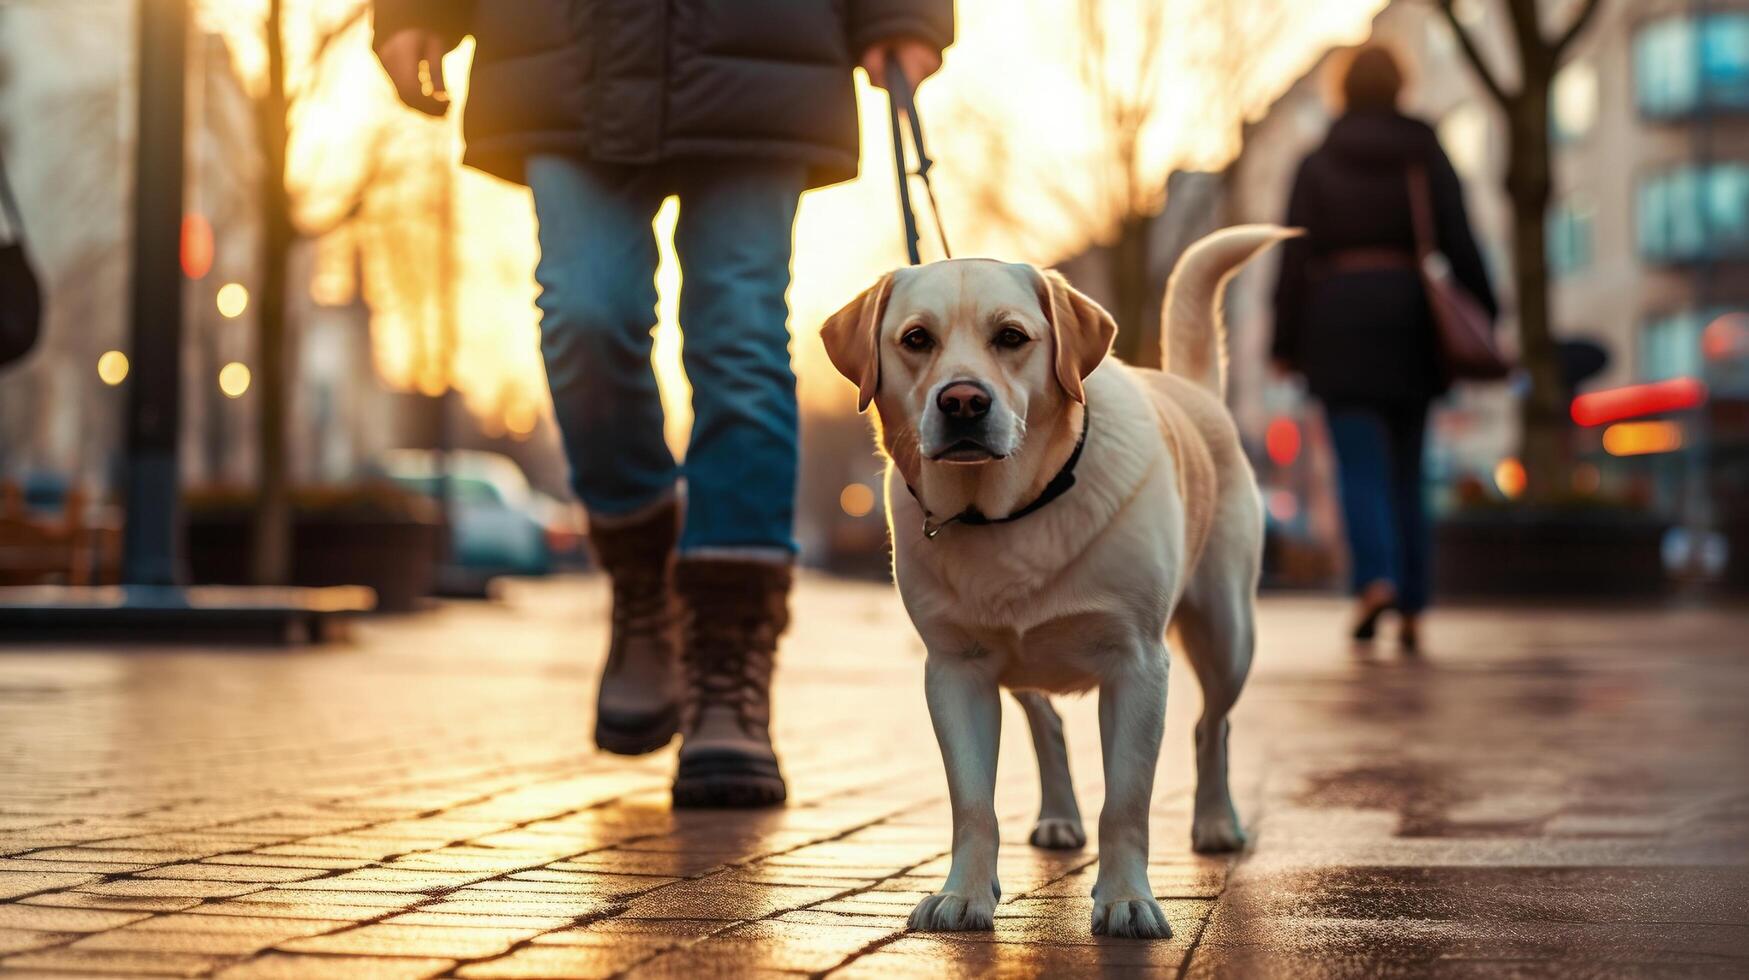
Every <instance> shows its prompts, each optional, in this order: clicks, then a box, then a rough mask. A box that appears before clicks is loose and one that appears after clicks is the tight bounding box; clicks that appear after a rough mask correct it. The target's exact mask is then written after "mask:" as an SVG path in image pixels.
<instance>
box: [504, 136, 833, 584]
mask: <svg viewBox="0 0 1749 980" xmlns="http://www.w3.org/2000/svg"><path fill="white" fill-rule="evenodd" d="M527 173H528V182H529V184H530V186H531V187H532V188H533V189H534V207H535V215H536V217H537V218H538V219H539V222H540V250H541V258H540V265H539V266H538V268H537V269H536V271H535V278H536V279H537V280H538V281H539V283H540V287H541V294H540V300H539V305H540V309H541V353H542V355H543V356H544V357H545V360H546V368H547V383H548V385H549V386H550V387H551V388H552V394H553V409H554V413H555V414H556V415H557V417H558V423H559V432H560V435H561V437H562V438H563V440H564V445H565V455H566V458H567V459H568V460H569V461H570V464H571V482H572V486H573V488H574V489H575V490H576V492H577V496H578V497H579V498H581V499H582V501H583V503H584V505H585V506H586V507H587V508H588V509H589V512H590V513H591V514H593V515H595V516H597V517H614V516H620V515H627V514H632V513H635V512H637V511H639V510H641V509H644V508H647V507H649V506H651V505H652V504H654V503H657V502H659V501H660V500H662V499H663V498H665V497H667V496H669V495H671V494H673V493H674V492H675V491H676V488H677V485H678V484H679V482H680V481H681V479H682V478H683V477H684V479H685V482H686V497H687V503H686V523H685V528H684V529H683V531H682V533H681V538H680V549H681V551H682V552H683V553H684V552H688V551H691V552H699V551H711V550H724V549H732V550H734V551H736V552H752V553H755V554H757V555H761V556H763V555H765V554H766V553H771V554H773V555H777V556H782V557H787V556H789V555H793V554H794V553H795V550H796V545H795V538H794V534H793V527H792V525H793V523H794V517H795V493H796V454H797V420H796V379H795V372H794V371H793V370H792V369H791V367H790V357H789V339H790V338H789V328H788V319H789V306H788V303H787V301H786V300H785V298H784V292H785V291H786V290H787V289H788V288H789V281H790V275H789V263H790V243H791V237H792V231H793V226H794V224H795V216H796V201H797V199H798V198H799V197H800V196H801V192H802V189H803V187H804V184H805V180H806V173H805V171H804V169H803V168H802V167H801V166H799V165H789V164H783V163H773V162H767V161H743V160H722V161H709V162H700V161H694V162H689V163H676V164H666V165H660V166H653V167H627V166H617V165H604V164H596V163H591V162H588V161H585V160H580V159H577V158H574V157H570V156H560V155H541V156H535V157H532V158H530V159H529V161H528V166H527ZM670 194H678V195H679V196H680V218H679V222H678V225H677V227H676V230H675V234H674V245H675V250H676V252H677V253H678V254H679V257H680V265H681V271H682V277H683V279H684V286H683V288H682V291H681V297H680V323H681V327H682V329H683V331H684V334H685V340H684V343H683V345H682V362H683V364H684V365H685V368H686V374H687V378H688V379H689V380H690V382H691V384H692V407H693V415H694V422H693V427H692V439H691V443H690V447H689V449H688V451H687V455H686V464H685V468H684V470H682V468H681V467H680V466H679V465H678V464H676V463H675V460H674V457H673V455H672V454H671V453H670V452H669V451H668V446H667V443H666V442H665V441H664V440H663V436H662V423H663V417H662V402H661V399H660V397H659V396H658V394H657V388H656V376H655V371H654V368H653V367H652V366H651V363H650V350H651V346H652V343H653V339H654V338H653V336H652V333H653V331H654V330H655V325H656V285H655V273H656V261H657V259H656V240H655V234H654V232H653V231H652V230H651V225H650V223H651V221H652V219H653V218H654V217H655V214H656V211H657V209H658V208H660V207H661V205H662V200H663V198H665V197H666V196H668V195H670Z"/></svg>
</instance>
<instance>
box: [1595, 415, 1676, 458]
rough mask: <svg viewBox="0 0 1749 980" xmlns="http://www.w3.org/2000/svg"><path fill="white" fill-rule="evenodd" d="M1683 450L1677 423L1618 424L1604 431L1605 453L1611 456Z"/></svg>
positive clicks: (1644, 454) (1642, 454) (1643, 454)
mask: <svg viewBox="0 0 1749 980" xmlns="http://www.w3.org/2000/svg"><path fill="white" fill-rule="evenodd" d="M1681 448H1682V427H1681V426H1679V425H1677V424H1676V423H1675V422H1617V423H1616V424H1614V425H1612V426H1610V427H1609V428H1607V429H1604V430H1603V451H1604V452H1606V453H1608V454H1610V455H1611V456H1647V455H1650V454H1652V453H1667V452H1670V451H1672V450H1676V449H1681Z"/></svg>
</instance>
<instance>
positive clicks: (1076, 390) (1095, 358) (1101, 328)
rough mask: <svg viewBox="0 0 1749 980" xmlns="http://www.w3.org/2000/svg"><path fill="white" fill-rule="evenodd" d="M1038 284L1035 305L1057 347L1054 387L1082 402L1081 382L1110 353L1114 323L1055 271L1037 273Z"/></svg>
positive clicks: (1045, 270) (1114, 335)
mask: <svg viewBox="0 0 1749 980" xmlns="http://www.w3.org/2000/svg"><path fill="white" fill-rule="evenodd" d="M1038 282H1039V286H1038V289H1039V305H1040V306H1041V307H1043V308H1044V311H1045V319H1047V320H1049V321H1050V323H1051V340H1052V341H1053V342H1054V343H1055V344H1056V345H1057V364H1056V368H1057V383H1058V384H1060V385H1062V386H1063V390H1064V391H1065V392H1067V393H1068V395H1069V397H1070V398H1072V399H1074V400H1075V401H1078V402H1085V401H1087V392H1086V390H1085V389H1084V388H1083V387H1082V385H1081V380H1082V379H1083V378H1085V377H1087V376H1088V375H1089V374H1092V373H1093V369H1094V368H1096V367H1098V366H1099V362H1100V361H1103V360H1105V355H1106V354H1108V353H1110V352H1111V341H1112V338H1114V337H1116V336H1117V321H1116V320H1113V319H1112V318H1111V314H1110V313H1107V312H1105V307H1103V306H1100V305H1099V304H1098V303H1095V302H1094V301H1093V300H1092V298H1090V297H1089V296H1087V295H1086V294H1085V293H1083V292H1081V291H1080V290H1078V289H1076V288H1075V287H1074V286H1071V285H1069V280H1067V279H1064V278H1063V274H1062V273H1060V272H1058V271H1057V270H1055V269H1041V270H1038Z"/></svg>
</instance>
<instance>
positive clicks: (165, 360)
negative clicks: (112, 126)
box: [122, 0, 188, 585]
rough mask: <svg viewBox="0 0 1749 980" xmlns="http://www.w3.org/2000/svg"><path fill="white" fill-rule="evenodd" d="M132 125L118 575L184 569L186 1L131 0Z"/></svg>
mask: <svg viewBox="0 0 1749 980" xmlns="http://www.w3.org/2000/svg"><path fill="white" fill-rule="evenodd" d="M137 11H138V22H139V58H140V63H139V123H138V130H137V133H136V138H135V144H136V145H135V179H134V228H133V255H132V270H131V272H132V283H131V287H130V288H131V298H130V303H131V305H130V317H129V323H130V327H129V340H130V342H129V346H128V353H129V355H130V356H131V357H132V358H133V370H132V372H131V373H132V379H131V383H130V384H129V386H128V417H127V467H126V469H127V472H126V477H125V480H126V506H127V517H126V520H127V524H126V530H125V531H124V533H123V538H122V581H123V582H124V583H126V584H128V585H176V584H178V583H179V582H180V581H181V579H182V577H183V570H182V563H181V556H180V551H181V548H180V542H179V541H178V537H179V535H180V530H181V520H180V511H181V504H180V500H179V495H178V488H177V471H178V466H177V442H178V438H179V435H180V433H181V428H182V425H181V423H182V411H181V401H182V269H181V261H180V255H181V235H182V181H183V176H182V166H183V139H184V127H185V125H186V120H185V119H184V113H185V104H184V99H185V89H184V84H185V73H186V67H187V66H186V61H185V59H186V56H187V50H186V49H187V39H188V3H187V0H138V7H137Z"/></svg>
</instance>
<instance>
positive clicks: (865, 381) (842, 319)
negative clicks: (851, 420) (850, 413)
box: [820, 272, 893, 412]
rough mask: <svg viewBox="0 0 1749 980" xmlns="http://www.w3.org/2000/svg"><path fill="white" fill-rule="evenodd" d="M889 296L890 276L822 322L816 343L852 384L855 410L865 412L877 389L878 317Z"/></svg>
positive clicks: (879, 345) (878, 373) (883, 314)
mask: <svg viewBox="0 0 1749 980" xmlns="http://www.w3.org/2000/svg"><path fill="white" fill-rule="evenodd" d="M892 294H893V274H892V273H891V272H889V273H887V274H886V275H884V276H882V277H881V278H880V280H879V281H878V282H876V283H875V284H874V285H872V286H870V287H868V288H867V289H865V290H863V291H862V295H860V296H858V297H856V298H855V299H853V300H851V301H850V302H848V303H846V304H844V308H843V309H841V310H839V311H838V312H837V313H834V314H832V315H831V316H830V317H827V319H826V325H825V326H823V327H821V328H820V339H821V340H822V341H825V343H826V356H827V357H829V358H831V359H832V366H833V367H835V368H837V369H838V373H839V374H842V375H844V376H845V377H846V378H849V379H850V380H851V381H852V382H854V383H855V384H856V388H857V391H856V410H857V411H859V412H866V411H868V405H869V402H872V401H874V396H875V392H876V391H879V390H880V387H881V317H883V316H885V315H886V312H887V297H889V296H891V295H892Z"/></svg>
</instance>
